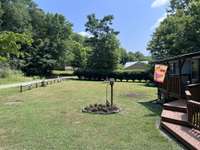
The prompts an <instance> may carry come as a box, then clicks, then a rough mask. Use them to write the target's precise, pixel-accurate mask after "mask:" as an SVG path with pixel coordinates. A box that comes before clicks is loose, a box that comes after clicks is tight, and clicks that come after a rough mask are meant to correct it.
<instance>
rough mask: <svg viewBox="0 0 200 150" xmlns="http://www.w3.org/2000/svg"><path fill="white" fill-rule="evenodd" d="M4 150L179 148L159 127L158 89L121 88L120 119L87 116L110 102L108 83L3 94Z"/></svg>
mask: <svg viewBox="0 0 200 150" xmlns="http://www.w3.org/2000/svg"><path fill="white" fill-rule="evenodd" d="M0 92H1V93H0V149H6V150H7V149H8V150H22V149H27V150H49V149H55V150H96V149H97V150H105V149H106V150H109V149H111V150H122V149H123V150H124V149H125V150H126V149H130V150H150V149H151V150H173V149H180V148H179V147H178V145H177V144H176V143H174V142H173V141H170V140H168V139H167V138H165V137H164V136H163V135H162V134H161V132H160V130H159V129H158V128H157V127H156V122H157V120H158V119H159V115H160V111H161V108H160V106H159V105H156V104H154V103H152V102H151V101H152V100H154V99H155V98H156V89H155V88H151V87H146V86H145V85H144V84H143V83H116V84H115V86H114V93H115V97H114V98H115V99H114V102H115V104H117V105H118V106H119V107H120V108H121V109H122V111H121V112H120V113H119V114H115V115H93V114H86V113H82V112H81V109H82V108H83V107H84V106H86V105H89V104H94V103H104V102H105V84H104V83H103V82H87V81H65V82H63V83H59V84H54V85H51V86H48V87H45V88H38V89H33V90H31V91H26V92H24V93H18V92H17V89H10V90H2V91H0Z"/></svg>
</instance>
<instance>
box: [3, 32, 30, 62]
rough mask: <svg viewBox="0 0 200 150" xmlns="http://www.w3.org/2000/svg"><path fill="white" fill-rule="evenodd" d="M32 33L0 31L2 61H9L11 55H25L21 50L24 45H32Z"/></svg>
mask: <svg viewBox="0 0 200 150" xmlns="http://www.w3.org/2000/svg"><path fill="white" fill-rule="evenodd" d="M31 43H32V38H31V36H30V34H25V33H23V34H20V33H14V32H6V31H5V32H0V62H1V61H7V60H9V59H10V57H11V56H17V57H19V56H20V55H23V53H21V52H20V51H19V50H20V49H21V47H22V45H29V46H30V45H31Z"/></svg>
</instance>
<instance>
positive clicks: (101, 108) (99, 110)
mask: <svg viewBox="0 0 200 150" xmlns="http://www.w3.org/2000/svg"><path fill="white" fill-rule="evenodd" d="M82 112H84V113H93V114H102V115H106V114H115V113H119V112H120V109H119V108H118V107H117V106H115V105H113V106H111V105H109V104H106V105H104V104H94V105H89V106H87V107H85V108H83V109H82Z"/></svg>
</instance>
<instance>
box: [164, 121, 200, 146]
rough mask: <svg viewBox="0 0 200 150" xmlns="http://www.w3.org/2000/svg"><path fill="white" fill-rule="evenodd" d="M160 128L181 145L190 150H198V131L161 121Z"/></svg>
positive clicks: (199, 141) (199, 144)
mask: <svg viewBox="0 0 200 150" xmlns="http://www.w3.org/2000/svg"><path fill="white" fill-rule="evenodd" d="M161 127H162V128H163V129H165V130H166V131H168V132H169V133H171V134H172V135H173V136H175V137H176V139H177V140H179V141H180V142H181V143H182V144H183V145H185V146H186V147H188V148H189V149H191V150H200V131H199V130H196V129H192V128H188V127H185V126H182V125H177V124H173V123H169V122H164V121H161Z"/></svg>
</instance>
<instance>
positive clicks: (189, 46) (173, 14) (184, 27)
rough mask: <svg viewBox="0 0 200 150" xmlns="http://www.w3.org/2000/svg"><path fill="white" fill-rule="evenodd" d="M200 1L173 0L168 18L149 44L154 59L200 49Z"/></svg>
mask: <svg viewBox="0 0 200 150" xmlns="http://www.w3.org/2000/svg"><path fill="white" fill-rule="evenodd" d="M199 8H200V1H199V0H190V1H189V0H172V1H171V5H170V8H169V11H168V15H167V18H166V19H165V20H164V21H163V22H162V23H161V24H160V26H159V27H158V28H157V29H156V31H155V32H154V33H153V36H152V39H151V41H150V42H149V44H148V49H149V50H150V51H151V53H152V55H153V57H154V59H162V58H166V57H171V56H176V55H180V54H185V53H190V52H195V51H199V50H200V32H199V30H200V21H199V20H200V11H199Z"/></svg>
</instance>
